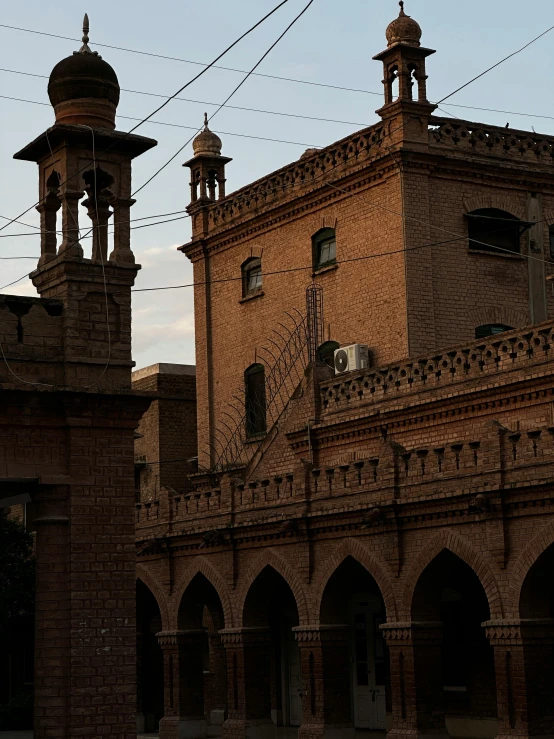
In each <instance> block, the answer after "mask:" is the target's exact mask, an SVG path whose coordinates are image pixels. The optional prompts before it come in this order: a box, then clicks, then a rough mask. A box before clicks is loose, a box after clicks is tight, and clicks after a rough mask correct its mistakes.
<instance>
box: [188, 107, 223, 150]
mask: <svg viewBox="0 0 554 739" xmlns="http://www.w3.org/2000/svg"><path fill="white" fill-rule="evenodd" d="M222 146H223V144H222V143H221V139H220V138H219V136H217V135H216V134H215V133H213V131H210V129H209V128H208V114H207V113H204V130H203V131H202V132H201V133H199V134H198V136H197V137H196V138H195V139H194V141H193V142H192V148H193V150H194V156H195V157H198V156H208V157H214V156H215V157H219V156H221V147H222Z"/></svg>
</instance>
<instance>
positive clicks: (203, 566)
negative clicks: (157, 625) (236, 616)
mask: <svg viewBox="0 0 554 739" xmlns="http://www.w3.org/2000/svg"><path fill="white" fill-rule="evenodd" d="M199 574H200V575H204V577H205V578H206V580H208V582H209V583H210V585H212V586H213V588H214V590H215V591H216V593H217V595H218V596H219V600H220V602H221V607H222V609H223V618H224V619H225V628H226V629H230V628H232V626H233V611H232V608H231V600H230V598H229V593H228V588H227V584H226V583H225V580H224V579H223V577H222V576H221V573H220V572H219V570H217V569H216V568H215V567H214V566H213V565H212V563H211V562H210V561H209V560H207V559H206V557H196V558H195V559H194V560H193V561H192V562H191V564H190V565H189V567H188V568H187V570H186V571H185V573H184V575H183V577H182V578H181V579H180V580H179V582H178V583H177V585H176V587H175V592H174V593H173V596H172V598H171V604H170V608H169V613H170V617H171V624H172V628H174V629H177V624H178V618H179V608H180V606H181V601H182V600H183V596H184V594H185V591H186V589H187V588H188V586H189V585H190V584H191V582H192V581H193V579H194V578H195V577H196V575H199Z"/></svg>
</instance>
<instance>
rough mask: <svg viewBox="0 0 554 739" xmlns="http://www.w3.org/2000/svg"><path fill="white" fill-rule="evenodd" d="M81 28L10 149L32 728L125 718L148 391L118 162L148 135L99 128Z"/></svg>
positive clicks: (108, 102)
mask: <svg viewBox="0 0 554 739" xmlns="http://www.w3.org/2000/svg"><path fill="white" fill-rule="evenodd" d="M83 31H84V37H83V46H82V47H81V49H80V50H79V51H78V52H74V53H73V54H72V55H71V56H69V57H67V58H66V59H63V60H62V61H61V62H60V63H59V64H57V65H56V67H55V68H54V70H53V71H52V74H51V75H50V81H49V85H48V93H49V97H50V101H51V103H52V105H53V107H54V111H55V116H56V121H55V124H54V125H53V126H52V127H51V128H49V129H48V130H47V131H45V132H44V133H43V134H41V135H40V136H39V137H38V138H37V139H35V140H34V141H33V142H32V143H30V144H29V145H28V146H26V147H25V148H24V149H22V150H21V151H20V152H18V153H17V154H16V155H15V158H16V159H21V160H26V161H33V162H36V163H37V164H38V167H39V193H40V205H39V206H38V210H39V212H40V214H41V226H42V229H41V256H40V260H39V263H38V266H37V269H36V270H35V271H34V272H33V273H32V274H31V278H32V280H33V283H34V285H35V286H36V288H37V290H38V292H39V294H40V299H39V300H36V299H32V300H33V301H34V302H33V305H32V306H27V305H25V306H20V308H21V310H19V313H17V312H16V316H17V320H18V321H19V324H18V334H17V336H18V339H17V341H16V340H15V335H14V338H13V339H12V338H11V333H10V331H11V325H12V323H15V320H16V318H15V317H12V316H9V315H8V312H7V311H4V313H3V314H2V316H0V318H2V320H3V321H4V323H5V324H6V329H5V330H4V332H3V341H4V342H7V343H4V349H5V353H6V357H7V361H6V367H7V368H8V369H10V367H11V368H15V369H14V370H13V372H11V374H9V373H8V372H7V370H6V368H4V367H3V370H6V372H5V374H6V378H4V376H3V375H2V378H1V379H2V401H3V402H2V411H6V408H7V407H9V405H10V403H11V406H12V409H13V408H14V407H15V408H16V411H15V414H14V413H12V415H11V419H12V420H11V421H10V420H9V419H10V416H9V414H8V412H7V411H6V413H5V414H1V415H2V417H3V418H4V415H5V417H6V418H8V420H7V421H6V420H4V421H1V419H0V421H1V422H5V423H6V424H8V425H9V423H11V424H12V425H16V426H17V427H20V428H19V431H18V433H19V434H20V439H19V441H18V443H19V444H20V445H21V444H22V445H23V446H26V445H29V446H33V447H34V450H33V452H34V453H33V455H31V456H27V458H26V460H23V457H22V455H19V457H18V452H17V450H15V451H14V450H11V449H6V450H5V451H4V452H3V454H2V458H6V459H7V460H12V458H13V460H14V461H13V462H10V461H8V462H7V463H6V474H8V478H9V479H8V482H9V481H10V479H12V478H15V477H17V478H18V480H21V479H25V480H27V481H28V484H27V487H26V490H27V491H28V492H29V493H30V495H31V498H32V500H33V503H34V504H35V506H34V507H35V508H36V511H37V514H36V519H35V521H34V526H35V527H36V531H37V540H36V557H37V586H36V653H35V727H34V736H35V739H42V738H43V737H47V736H48V737H59V739H62V738H63V739H67V738H68V737H76V736H82V735H83V734H84V733H86V734H87V735H89V736H110V737H113V738H114V739H115V738H116V737H117V739H123V738H124V737H128V736H130V735H132V734H133V733H134V732H135V716H134V713H135V702H136V687H135V572H134V570H135V545H134V522H133V510H134V455H133V439H134V430H135V428H136V426H137V424H138V421H139V420H140V418H141V416H142V413H143V412H144V410H145V409H146V408H147V407H148V400H146V399H145V398H143V397H139V396H137V395H136V394H132V393H131V368H132V366H133V362H132V358H131V287H132V286H133V284H134V280H135V277H136V274H137V271H138V269H140V266H139V265H137V264H135V259H134V256H133V253H132V251H131V248H130V208H131V206H132V205H133V203H134V200H132V198H131V161H132V159H133V158H134V157H136V156H138V155H140V154H142V153H144V152H145V151H147V150H148V149H150V148H152V147H153V146H155V145H156V142H155V141H153V140H152V139H148V138H144V137H142V136H135V135H132V134H127V133H123V132H119V131H117V130H116V129H115V114H116V107H117V104H118V102H119V92H120V90H119V84H118V80H117V76H116V74H115V72H114V70H113V69H112V68H111V67H110V65H109V64H107V63H106V62H105V61H103V60H102V58H101V57H100V56H99V55H98V53H97V52H94V51H91V49H90V48H89V45H88V40H89V39H88V18H87V16H85V22H84V29H83ZM85 196H86V197H85ZM79 206H81V207H79ZM82 207H84V208H85V209H86V212H87V214H88V218H89V219H90V226H91V229H90V232H89V233H91V234H92V239H91V240H92V248H91V249H90V250H89V249H88V248H87V247H86V246H85V245H88V244H89V243H90V241H87V240H86V239H87V236H88V233H87V226H85V225H83V224H82V222H80V216H79V212H80V211H81V212H82V210H81V208H82ZM60 211H61V216H62V217H61V224H59V223H58V213H59V212H60ZM112 222H113V228H112V227H111V225H110V224H111V223H112ZM87 225H88V224H87ZM59 233H61V237H60V238H59V239H58V234H59ZM112 239H113V242H112V244H111V245H110V240H112ZM14 300H15V301H17V300H18V299H16V298H14ZM27 300H29V299H27ZM7 302H8V304H9V305H11V303H9V301H7ZM12 302H13V301H12ZM35 303H36V305H35ZM16 307H17V306H16ZM43 309H44V310H43ZM10 310H11V309H10ZM37 311H38V312H39V313H40V316H39V315H38V313H37ZM44 311H46V313H44ZM12 313H13V310H12ZM20 313H21V316H20V315H19V314H20ZM47 314H48V315H47ZM4 319H5V320H4ZM8 319H9V320H10V321H11V322H12V323H10V322H9V321H8ZM37 319H40V320H37ZM50 324H52V325H50ZM54 324H55V325H54ZM2 325H3V324H2ZM40 331H42V333H40ZM36 334H38V337H40V338H37V336H36ZM6 336H7V338H4V337H6ZM10 342H11V343H10ZM37 342H38V343H37ZM8 361H11V364H10V365H8ZM10 371H11V370H10ZM37 377H39V378H40V379H41V381H40V382H39V383H36V382H31V380H36V379H37ZM4 379H6V380H7V382H4ZM12 396H13V398H12ZM30 409H33V410H32V412H31V411H30ZM31 418H32V423H31ZM10 476H11V477H10ZM10 484H12V483H10ZM17 484H19V483H17ZM14 485H16V482H13V484H12V488H13V486H14ZM13 489H15V488H13Z"/></svg>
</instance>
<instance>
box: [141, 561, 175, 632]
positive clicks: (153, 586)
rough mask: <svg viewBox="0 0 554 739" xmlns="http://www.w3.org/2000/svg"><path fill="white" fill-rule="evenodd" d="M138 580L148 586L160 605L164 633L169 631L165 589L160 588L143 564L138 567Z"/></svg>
mask: <svg viewBox="0 0 554 739" xmlns="http://www.w3.org/2000/svg"><path fill="white" fill-rule="evenodd" d="M136 578H137V580H141V582H143V583H144V584H145V585H146V587H147V588H148V590H149V591H150V592H151V593H152V595H153V596H154V599H155V600H156V603H157V604H158V608H159V609H160V616H161V619H162V629H163V630H164V631H165V630H167V629H169V628H170V618H169V608H168V599H167V596H166V594H165V593H164V591H163V589H162V588H161V587H160V586H159V584H158V582H157V581H156V578H155V577H154V575H153V574H152V573H151V572H150V571H149V570H147V569H146V567H145V566H144V565H143V564H138V563H137V566H136Z"/></svg>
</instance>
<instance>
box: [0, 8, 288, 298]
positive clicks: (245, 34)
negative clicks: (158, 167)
mask: <svg viewBox="0 0 554 739" xmlns="http://www.w3.org/2000/svg"><path fill="white" fill-rule="evenodd" d="M288 2H289V0H281V2H280V3H279V4H278V5H276V6H275V7H274V8H273V10H271V11H270V12H269V13H267V14H266V15H264V17H263V18H262V19H261V20H259V21H258V22H257V23H255V24H254V25H253V26H251V27H250V28H249V29H248V30H247V31H245V32H244V33H243V34H242V35H241V36H239V38H238V39H236V40H235V41H233V43H232V44H230V45H229V46H228V47H227V48H226V49H225V50H224V51H223V52H221V54H219V55H218V56H217V57H216V58H215V59H214V60H213V61H212V62H210V64H208V65H207V66H206V67H205V68H204V69H203V70H202V71H201V72H199V73H198V74H197V75H195V76H194V77H193V78H192V79H191V80H189V81H188V82H187V83H186V84H184V85H183V86H182V87H180V88H179V89H178V90H177V92H176V93H174V94H173V95H172V96H171V97H170V98H168V99H167V100H166V102H165V103H163V104H162V105H160V106H158V107H157V108H156V110H154V111H153V112H152V113H150V115H148V116H146V118H143V119H141V121H140V122H139V123H137V125H136V126H134V127H133V128H132V129H131V130H130V131H127V132H126V133H125V134H124V135H123V136H122V137H121V138H120V139H117V140H116V141H114V142H112V143H111V144H110V145H109V146H108V147H107V148H106V149H104V151H102V152H101V153H100V154H99V155H98V157H101V156H103V155H104V154H106V153H107V152H108V151H109V150H110V149H112V148H113V147H114V146H116V145H118V144H120V143H121V141H124V140H125V139H126V138H127V137H128V136H130V135H131V134H132V133H133V131H136V130H137V128H139V127H140V126H141V125H143V124H144V123H146V122H147V121H148V120H149V119H150V118H152V116H153V115H155V114H156V113H158V112H159V111H160V110H162V108H163V107H165V105H167V104H168V103H170V102H171V100H173V99H174V98H175V97H176V96H177V95H180V94H181V93H182V92H183V90H185V89H186V88H187V87H189V86H190V85H192V84H193V83H194V82H196V80H198V79H199V78H200V77H202V75H204V74H205V73H206V72H207V71H208V70H209V69H211V68H212V67H213V66H214V65H215V64H216V63H217V62H218V61H219V60H220V59H222V58H223V57H224V56H225V55H226V54H227V53H228V52H229V51H231V49H233V48H234V47H235V46H236V45H237V44H239V43H240V42H241V41H242V40H243V39H244V38H245V37H246V36H248V35H249V34H250V33H252V32H253V31H254V30H255V29H256V28H258V26H260V25H261V24H262V23H264V21H266V20H267V19H268V18H269V17H270V16H272V15H273V14H274V13H276V12H277V10H279V8H281V7H282V6H283V5H285V4H286V3H288ZM89 166H90V162H89V163H87V164H86V165H84V166H83V167H81V169H79V170H77V172H75V173H74V174H72V175H71V176H70V177H68V178H67V179H66V180H64V181H63V182H61V183H60V185H59V186H60V187H61V186H62V185H64V184H65V183H66V182H68V181H69V180H71V179H73V178H74V177H76V176H77V175H79V174H81V172H83V171H84V170H85V169H86V168H87V167H89ZM41 202H42V200H39V201H38V202H36V203H34V204H33V205H31V206H30V207H29V208H27V209H26V210H25V211H23V213H20V214H19V215H18V216H17V217H16V218H14V219H13V220H12V221H11V222H12V223H13V222H14V221H15V220H17V219H19V218H21V217H22V216H24V215H25V214H26V213H28V212H29V211H30V210H31V209H32V208H36V207H37V205H40V203H41ZM9 225H10V223H7V224H5V225H4V226H2V227H0V231H2V230H3V229H4V228H7V227H8V226H9ZM0 289H1V288H0Z"/></svg>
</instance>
